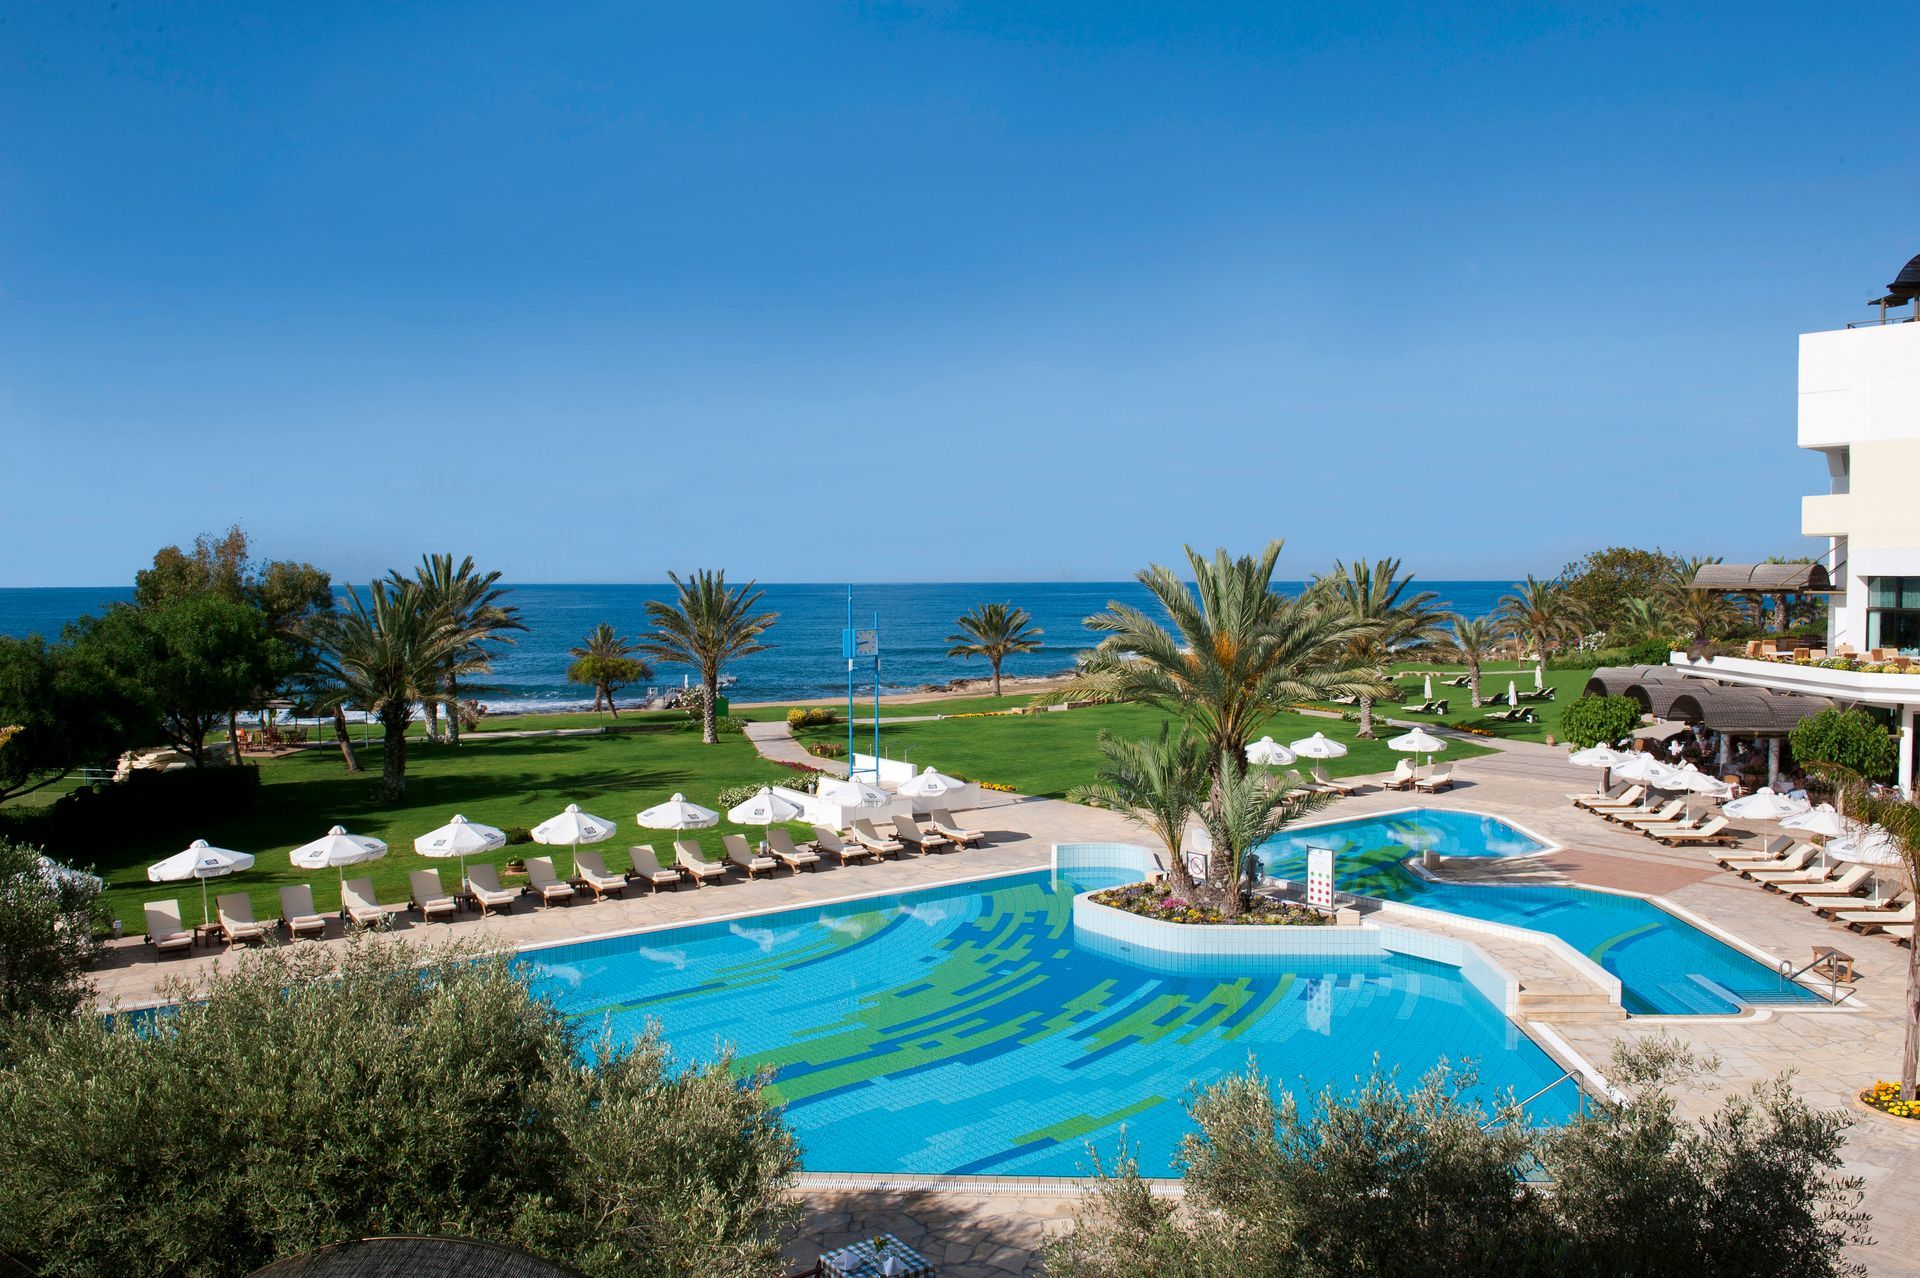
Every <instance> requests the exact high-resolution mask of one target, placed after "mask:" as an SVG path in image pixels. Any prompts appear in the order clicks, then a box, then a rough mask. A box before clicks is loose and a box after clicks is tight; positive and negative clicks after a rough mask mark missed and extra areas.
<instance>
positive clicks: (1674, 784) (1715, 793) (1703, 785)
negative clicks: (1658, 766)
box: [1659, 767, 1733, 799]
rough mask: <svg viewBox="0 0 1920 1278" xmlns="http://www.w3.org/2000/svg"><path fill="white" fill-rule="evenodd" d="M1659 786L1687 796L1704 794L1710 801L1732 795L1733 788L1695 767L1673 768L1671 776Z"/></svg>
mask: <svg viewBox="0 0 1920 1278" xmlns="http://www.w3.org/2000/svg"><path fill="white" fill-rule="evenodd" d="M1659 785H1660V788H1661V789H1663V790H1685V791H1687V792H1688V793H1689V794H1704V795H1706V796H1707V797H1708V798H1712V799H1724V798H1725V797H1727V796H1728V795H1729V794H1732V793H1733V787H1732V786H1730V785H1728V784H1727V783H1726V782H1725V781H1722V780H1721V779H1720V778H1719V777H1716V776H1710V775H1709V774H1707V773H1705V772H1702V771H1701V770H1700V769H1698V768H1695V767H1685V768H1674V769H1673V770H1672V775H1671V776H1669V777H1668V778H1667V779H1666V780H1665V781H1663V782H1660V783H1659Z"/></svg>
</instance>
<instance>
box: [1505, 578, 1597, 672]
mask: <svg viewBox="0 0 1920 1278" xmlns="http://www.w3.org/2000/svg"><path fill="white" fill-rule="evenodd" d="M1494 617H1495V618H1496V619H1497V620H1498V621H1499V622H1500V624H1501V625H1503V626H1504V627H1506V630H1507V633H1508V634H1511V635H1513V636H1515V637H1516V638H1519V639H1523V640H1525V641H1526V642H1528V643H1531V644H1532V645H1533V653H1534V657H1533V660H1534V666H1533V677H1534V681H1535V682H1536V683H1539V684H1541V685H1545V683H1546V681H1547V653H1548V652H1549V651H1551V650H1552V648H1553V646H1554V645H1555V644H1557V643H1559V642H1560V641H1561V640H1563V639H1567V638H1576V639H1577V638H1579V636H1580V627H1581V626H1582V624H1584V623H1585V621H1586V611H1585V609H1583V608H1582V607H1581V606H1580V603H1579V601H1578V600H1576V599H1575V598H1574V597H1573V596H1572V595H1571V594H1569V593H1567V588H1566V587H1565V586H1563V585H1562V584H1560V583H1559V582H1558V581H1538V580H1536V579H1535V578H1533V577H1532V576H1529V577H1528V578H1527V580H1526V583H1525V584H1524V585H1521V584H1516V585H1515V586H1514V588H1513V592H1512V593H1511V594H1506V595H1502V596H1501V597H1500V610H1499V611H1498V612H1496V613H1495V614H1494Z"/></svg>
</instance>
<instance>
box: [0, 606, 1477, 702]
mask: <svg viewBox="0 0 1920 1278" xmlns="http://www.w3.org/2000/svg"><path fill="white" fill-rule="evenodd" d="M1276 584H1277V585H1278V586H1279V587H1280V588H1281V589H1283V590H1287V591H1294V590H1298V589H1300V588H1301V586H1302V584H1303V583H1300V582H1281V583H1276ZM1418 585H1419V587H1420V588H1421V589H1425V590H1432V591H1434V592H1435V593H1436V594H1438V595H1439V597H1440V600H1441V606H1442V607H1444V608H1446V609H1448V610H1450V611H1453V612H1459V613H1462V614H1464V615H1466V616H1483V615H1485V614H1487V613H1490V612H1492V611H1494V610H1495V608H1496V606H1497V601H1498V600H1499V598H1500V596H1501V595H1503V594H1506V593H1507V592H1508V591H1510V590H1512V589H1513V583H1512V582H1511V581H1422V582H1420V583H1418ZM759 588H760V589H761V590H763V591H764V592H765V597H764V598H763V599H762V600H761V604H760V607H761V608H762V609H764V610H768V611H772V612H775V613H778V614H779V620H778V621H777V622H775V623H774V626H773V628H772V630H771V631H770V632H769V633H768V635H767V637H766V642H767V644H768V645H769V647H768V650H767V651H765V652H761V653H756V654H754V655H752V656H749V657H743V658H741V659H740V660H739V661H737V662H734V663H733V664H732V665H730V666H728V667H727V673H728V674H730V675H732V676H733V677H734V682H733V684H732V685H731V686H730V687H729V688H728V689H727V690H726V695H728V696H729V697H731V698H732V699H733V700H735V701H787V700H802V699H807V698H814V697H831V696H834V695H836V694H840V695H844V694H845V692H846V690H847V662H846V659H845V658H844V657H843V656H842V655H841V652H842V650H841V632H842V631H843V630H844V629H845V628H846V626H847V624H848V615H849V613H848V605H849V597H851V603H852V614H851V615H852V619H853V620H852V624H853V626H854V627H855V628H857V629H861V630H875V631H877V637H878V640H879V681H880V686H881V691H882V692H883V693H891V692H909V691H915V690H919V689H923V688H927V687H930V686H940V687H944V686H945V685H946V684H948V683H949V682H951V681H953V680H956V679H967V678H981V677H984V676H986V675H987V674H989V673H990V671H989V668H988V666H987V663H986V662H985V661H984V660H981V659H979V658H974V659H972V660H962V659H960V658H958V657H949V656H947V649H948V647H949V646H950V642H949V640H948V636H949V635H951V634H952V633H953V632H954V630H955V625H954V621H955V619H956V618H958V617H959V616H960V614H961V613H963V612H965V611H967V610H968V609H969V608H972V607H973V606H974V605H975V604H979V603H994V602H1007V603H1012V604H1015V605H1017V606H1019V607H1022V608H1025V609H1026V610H1027V611H1028V612H1029V613H1031V614H1032V615H1033V620H1034V624H1035V625H1037V626H1039V627H1040V628H1041V629H1042V630H1043V631H1044V632H1045V634H1044V635H1043V636H1042V639H1041V642H1042V644H1043V645H1044V646H1043V647H1042V648H1041V649H1040V650H1039V651H1038V652H1032V653H1023V654H1019V655H1016V656H1012V657H1009V658H1008V659H1007V662H1006V664H1005V665H1004V666H1003V667H1002V673H1004V674H1006V675H1009V676H1012V675H1050V674H1058V673H1060V672H1062V671H1065V670H1069V669H1071V668H1072V666H1073V660H1074V655H1075V654H1076V653H1078V652H1080V651H1082V650H1084V649H1086V648H1088V647H1091V646H1092V645H1093V643H1094V642H1095V641H1096V640H1097V638H1098V636H1096V635H1094V634H1092V633H1091V632H1090V631H1088V630H1087V629H1086V626H1085V624H1084V622H1085V620H1086V618H1087V617H1088V616H1090V615H1092V614H1093V613H1096V612H1099V611H1101V610H1102V609H1104V608H1105V607H1106V606H1107V604H1108V603H1109V602H1110V601H1114V600H1118V601H1120V602H1123V603H1128V604H1133V605H1136V606H1138V607H1141V608H1145V609H1147V610H1148V611H1149V612H1151V613H1154V615H1158V614H1157V608H1156V606H1155V605H1154V604H1153V602H1152V599H1151V597H1150V596H1149V595H1148V594H1147V592H1146V591H1145V590H1144V589H1143V588H1142V587H1141V586H1140V585H1139V584H1138V583H1137V582H1132V581H1118V582H1115V581H1093V582H1089V581H1005V582H916V583H903V582H896V583H888V584H881V585H854V586H851V587H849V586H846V585H833V584H816V583H800V582H795V583H762V584H761V586H760V587H759ZM671 594H672V591H671V587H669V586H666V585H659V586H636V585H554V584H539V585H515V586H511V587H509V590H508V599H507V602H508V603H510V604H512V605H513V606H514V607H516V608H518V609H519V610H520V619H521V620H522V621H523V622H525V623H526V626H527V629H526V630H525V631H524V632H522V633H520V634H518V635H516V636H515V637H514V638H515V642H514V643H513V644H512V645H511V646H509V647H505V648H503V649H501V651H500V654H499V656H498V657H497V658H496V660H495V661H494V669H493V673H492V674H491V675H489V676H483V677H482V678H481V679H480V680H478V681H477V682H478V683H479V684H480V685H481V686H480V687H478V688H476V689H475V690H474V691H473V692H472V693H471V695H472V696H474V697H475V698H477V699H478V700H480V701H482V702H484V703H485V704H486V706H487V708H488V710H490V711H492V712H494V713H503V712H504V713H515V712H524V711H546V710H575V709H585V708H586V707H588V706H589V705H591V704H592V700H593V696H592V692H591V691H590V690H588V689H585V688H582V687H580V686H578V685H575V684H570V683H568V682H567V666H568V664H569V662H570V661H571V658H570V657H569V656H568V654H567V649H569V648H571V647H573V646H574V645H576V644H578V643H580V642H581V640H582V639H583V638H584V637H585V636H586V633H587V632H588V631H589V630H591V629H592V628H593V627H594V626H596V625H599V624H600V623H601V622H605V623H607V624H608V625H610V626H612V627H613V628H614V629H615V630H617V631H619V632H620V633H622V634H625V635H629V636H637V635H639V634H641V633H642V632H643V631H645V630H646V628H647V617H646V603H647V601H648V600H650V599H667V598H670V597H671ZM132 597H133V591H132V589H131V588H130V587H129V588H114V587H89V586H72V587H52V588H37V589H0V635H10V636H25V635H29V634H42V635H46V636H48V637H49V638H51V637H53V636H56V635H58V634H59V632H60V630H61V628H62V627H64V626H65V625H66V624H67V623H69V622H71V621H73V620H74V619H76V618H78V617H81V616H83V615H86V614H88V613H94V612H99V611H101V610H102V609H105V608H107V607H109V606H111V605H113V604H116V603H126V602H130V601H131V600H132ZM855 679H856V686H857V687H858V689H859V690H860V693H861V695H863V696H870V695H872V689H873V683H874V663H873V661H872V659H870V658H863V659H861V660H860V661H859V663H858V668H857V670H856V674H855ZM689 680H693V681H697V680H698V675H697V674H696V673H694V672H692V671H690V670H687V669H684V668H682V667H679V666H671V665H658V666H656V667H655V669H654V677H653V679H652V680H651V681H650V686H651V687H653V688H656V689H660V690H662V691H665V690H668V689H671V688H676V687H681V686H683V685H684V684H685V683H686V682H687V681H689ZM645 693H646V689H645V688H629V689H624V690H623V691H622V692H621V694H620V700H621V701H622V703H625V702H627V701H628V700H634V701H638V700H640V699H641V698H642V697H643V696H644V695H645Z"/></svg>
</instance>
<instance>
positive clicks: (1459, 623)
mask: <svg viewBox="0 0 1920 1278" xmlns="http://www.w3.org/2000/svg"><path fill="white" fill-rule="evenodd" d="M1448 620H1449V621H1451V622H1452V624H1453V631H1452V633H1451V634H1450V635H1449V636H1447V637H1446V638H1443V639H1442V640H1441V641H1440V648H1441V650H1442V651H1443V652H1445V653H1446V655H1447V656H1449V657H1451V658H1452V659H1453V660H1455V661H1458V662H1459V663H1460V664H1461V665H1463V666H1465V667H1466V668H1467V694H1468V696H1469V697H1470V698H1471V700H1472V702H1473V704H1474V705H1475V706H1476V707H1477V706H1479V704H1480V667H1481V666H1483V665H1485V664H1486V663H1487V662H1488V661H1491V660H1492V659H1493V658H1494V657H1495V656H1496V655H1498V653H1499V651H1500V647H1501V645H1502V644H1504V643H1505V642H1506V635H1505V634H1504V632H1503V631H1502V630H1501V628H1500V625H1499V623H1498V622H1496V621H1494V619H1493V618H1492V617H1463V616H1461V615H1460V614H1459V613H1457V612H1456V613H1450V614H1448Z"/></svg>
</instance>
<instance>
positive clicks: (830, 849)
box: [813, 825, 874, 865]
mask: <svg viewBox="0 0 1920 1278" xmlns="http://www.w3.org/2000/svg"><path fill="white" fill-rule="evenodd" d="M813 846H814V847H815V848H817V849H818V850H819V851H821V852H823V853H825V854H826V855H828V856H836V857H839V858H840V864H842V865H852V864H854V863H855V862H858V861H871V860H873V859H874V856H873V853H872V852H871V851H870V850H868V849H867V848H863V847H861V846H860V845H859V844H857V843H856V844H853V845H852V846H848V845H847V844H846V843H844V842H842V841H841V838H840V835H839V834H838V833H837V832H836V831H833V830H829V829H828V828H827V827H826V826H824V825H816V826H814V827H813Z"/></svg>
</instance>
